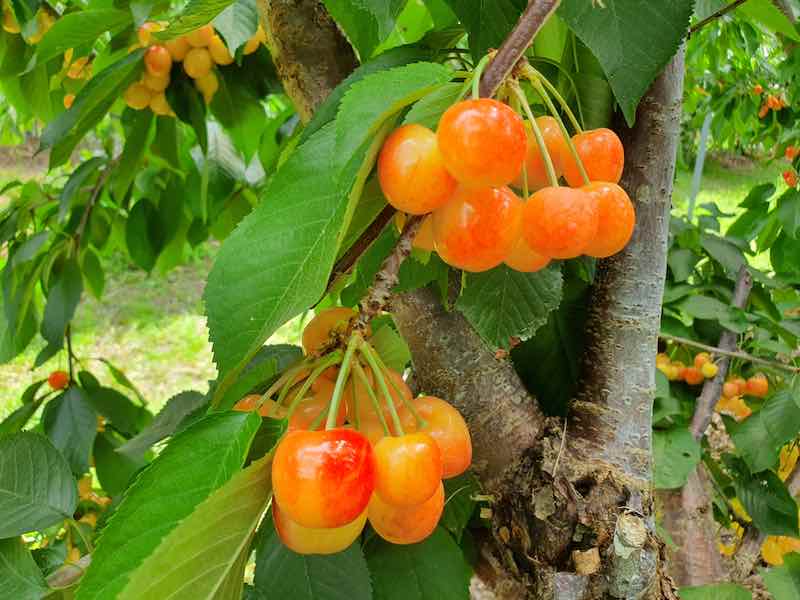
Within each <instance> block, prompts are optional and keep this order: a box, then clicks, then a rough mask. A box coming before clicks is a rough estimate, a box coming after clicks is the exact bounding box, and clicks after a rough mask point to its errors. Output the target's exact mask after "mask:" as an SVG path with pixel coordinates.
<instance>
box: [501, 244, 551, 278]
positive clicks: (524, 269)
mask: <svg viewBox="0 0 800 600" xmlns="http://www.w3.org/2000/svg"><path fill="white" fill-rule="evenodd" d="M503 262H504V263H506V264H507V265H508V266H509V267H511V268H512V269H514V270H515V271H519V272H520V273H536V271H541V270H542V269H544V268H545V267H546V266H547V265H548V264H550V259H549V258H547V257H546V256H542V255H541V254H539V253H538V252H535V251H534V250H532V249H531V247H530V246H528V244H527V243H526V242H525V240H524V239H523V238H522V236H520V237H519V238H517V241H516V243H515V244H514V246H513V247H512V248H511V252H509V253H508V256H506V258H505V260H503Z"/></svg>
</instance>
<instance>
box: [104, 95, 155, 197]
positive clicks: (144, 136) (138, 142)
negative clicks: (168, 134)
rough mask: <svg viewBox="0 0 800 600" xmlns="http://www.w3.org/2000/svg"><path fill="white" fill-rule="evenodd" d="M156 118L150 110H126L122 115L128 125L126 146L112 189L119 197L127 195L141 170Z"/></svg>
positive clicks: (112, 180) (115, 171)
mask: <svg viewBox="0 0 800 600" xmlns="http://www.w3.org/2000/svg"><path fill="white" fill-rule="evenodd" d="M154 120H155V115H154V114H153V112H152V111H150V110H126V111H125V112H124V113H123V115H122V121H123V123H124V124H125V125H126V127H125V147H124V148H123V150H122V154H121V155H120V157H119V159H118V162H117V166H116V167H115V168H114V177H113V178H112V179H111V189H112V190H113V192H114V195H115V196H116V197H117V198H124V197H125V194H127V193H128V188H129V187H130V185H131V183H133V179H134V178H135V177H136V173H137V172H138V171H139V163H140V162H141V160H142V158H144V152H145V150H146V149H147V146H148V145H149V141H150V130H151V129H152V124H153V121H154Z"/></svg>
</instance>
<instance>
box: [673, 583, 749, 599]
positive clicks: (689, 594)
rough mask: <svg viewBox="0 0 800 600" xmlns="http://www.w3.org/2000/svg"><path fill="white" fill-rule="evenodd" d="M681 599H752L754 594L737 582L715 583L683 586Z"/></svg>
mask: <svg viewBox="0 0 800 600" xmlns="http://www.w3.org/2000/svg"><path fill="white" fill-rule="evenodd" d="M680 597H681V600H752V598H753V595H752V594H751V593H750V590H748V589H747V588H745V587H742V586H741V585H736V584H735V583H714V584H711V585H698V586H694V587H682V588H681V589H680Z"/></svg>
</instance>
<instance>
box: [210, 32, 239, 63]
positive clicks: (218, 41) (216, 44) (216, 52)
mask: <svg viewBox="0 0 800 600" xmlns="http://www.w3.org/2000/svg"><path fill="white" fill-rule="evenodd" d="M208 52H209V53H210V54H211V58H212V59H213V60H214V62H215V63H217V64H218V65H229V64H231V63H233V55H231V53H230V51H229V50H228V47H227V46H226V45H225V42H223V41H222V38H221V37H219V36H218V35H217V34H216V33H215V34H214V35H212V36H211V41H210V42H209V43H208Z"/></svg>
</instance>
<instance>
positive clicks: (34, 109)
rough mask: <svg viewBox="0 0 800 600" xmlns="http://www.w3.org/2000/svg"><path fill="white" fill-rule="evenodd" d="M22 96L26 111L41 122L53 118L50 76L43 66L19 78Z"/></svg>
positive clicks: (36, 67)
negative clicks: (26, 103)
mask: <svg viewBox="0 0 800 600" xmlns="http://www.w3.org/2000/svg"><path fill="white" fill-rule="evenodd" d="M19 85H20V90H21V91H22V94H23V95H24V96H25V99H26V100H27V102H28V106H27V108H28V110H30V111H31V113H32V114H33V116H34V117H37V118H39V119H42V120H43V121H50V120H51V119H52V118H53V102H52V98H51V94H50V76H49V74H48V72H47V67H46V66H45V65H37V66H35V67H34V68H33V69H31V70H30V71H28V72H27V73H23V74H22V75H20V76H19Z"/></svg>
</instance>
